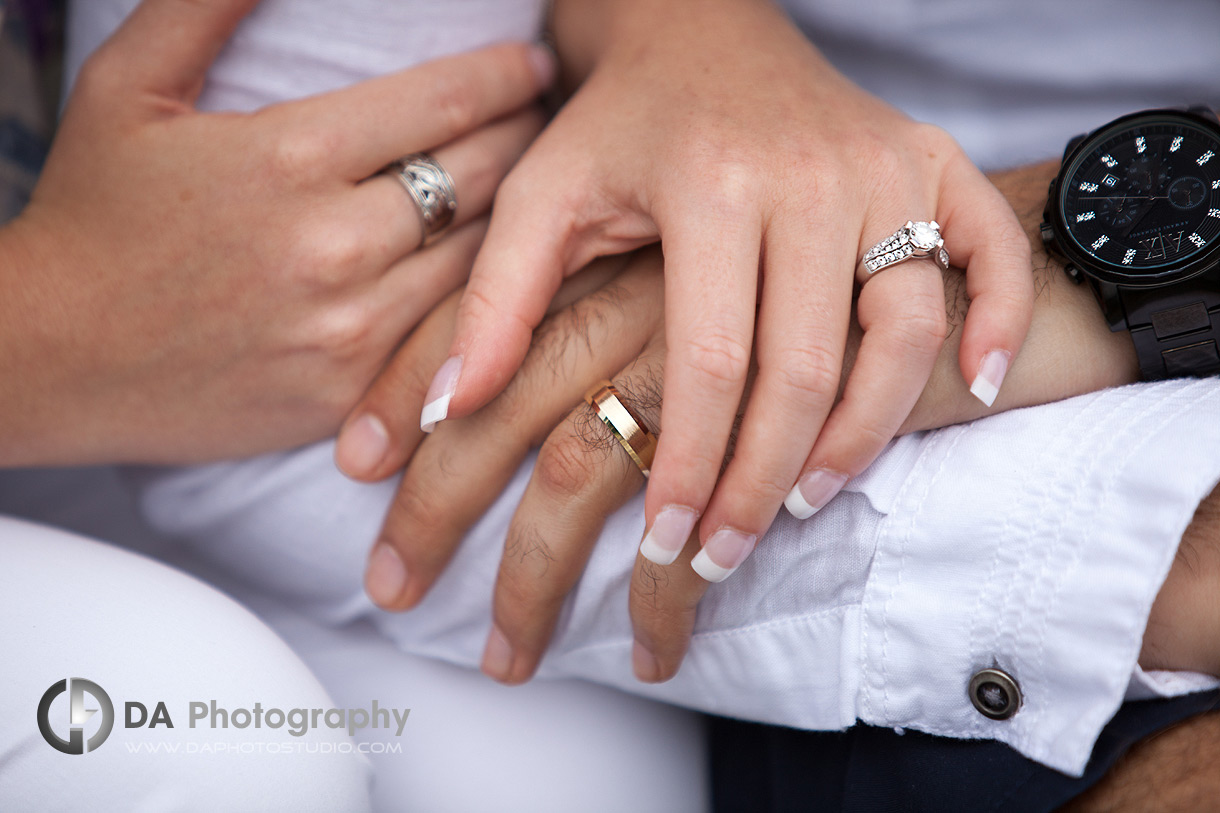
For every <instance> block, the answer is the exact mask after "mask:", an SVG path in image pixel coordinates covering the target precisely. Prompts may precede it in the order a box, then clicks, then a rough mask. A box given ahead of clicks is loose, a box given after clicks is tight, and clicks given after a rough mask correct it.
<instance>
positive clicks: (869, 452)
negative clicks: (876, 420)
mask: <svg viewBox="0 0 1220 813" xmlns="http://www.w3.org/2000/svg"><path fill="white" fill-rule="evenodd" d="M893 439H894V433H893V432H892V431H890V430H889V429H887V428H885V427H879V426H874V425H873V424H869V423H858V424H857V425H856V426H855V427H853V428H852V452H851V453H850V454H849V455H848V456H847V459H846V460H845V461H844V465H842V466H834V464H833V463H831V465H832V466H833V467H835V468H837V469H838V470H839V471H844V472H848V473H854V472H857V471H861V470H863V469H864V468H866V467H867V466H868V464H869V463H870V462H871V461H872V459H873V458H874V457H876V456H877V454H878V453H879V452H880V451H881V450H882V449H883V448H884V447H885V445H886V444H887V443H889V442H890V441H891V440H893Z"/></svg>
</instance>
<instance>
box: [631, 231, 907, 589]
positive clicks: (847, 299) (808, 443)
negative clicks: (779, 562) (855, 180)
mask: <svg viewBox="0 0 1220 813" xmlns="http://www.w3.org/2000/svg"><path fill="white" fill-rule="evenodd" d="M811 234H817V235H822V237H821V238H820V239H818V240H816V241H815V240H814V239H812V238H811V237H810V235H811ZM855 254H856V238H855V237H854V236H849V235H848V230H846V229H839V228H836V227H835V223H834V221H832V220H830V219H829V217H828V216H826V215H823V216H818V215H810V216H794V215H792V214H790V215H788V216H787V217H786V219H784V220H780V221H778V222H777V221H775V220H773V221H772V223H771V226H770V228H769V229H768V233H767V241H766V250H765V255H766V258H767V262H766V265H767V267H766V281H765V282H764V284H763V290H762V310H761V312H760V315H759V327H758V340H757V341H758V346H757V351H756V354H757V357H758V365H759V370H758V376H757V378H756V379H755V381H754V383H753V385H752V387H751V390H750V398H749V403H748V406H747V408H746V412H745V416H744V418H743V420H742V424H741V431H740V434H739V436H738V439H737V443H736V445H735V448H734V453H733V459H732V461H731V462H730V463H729V465H728V467H727V468H726V469H725V472H724V475H723V476H722V478H721V479H720V482H719V483H718V484H717V485H716V492H715V495H714V496H713V497H712V501H711V502H710V503H709V504H708V508H707V511H706V513H705V514H704V517H703V521H702V523H701V525H702V528H703V530H702V531H701V536H702V537H703V538H704V548H703V551H702V552H701V553H700V555H699V556H697V557H696V558H695V561H694V566H695V568H696V569H697V570H698V572H699V573H700V575H702V576H703V577H704V578H707V579H709V580H711V581H720V580H722V579H724V578H726V577H727V576H728V575H729V574H730V573H731V572H732V571H733V570H735V569H736V568H737V567H738V566H740V564H741V563H742V561H744V559H745V557H746V556H747V555H748V554H749V552H750V551H751V550H752V549H753V547H754V542H755V541H756V540H757V539H758V538H760V537H761V535H762V534H763V533H764V532H765V531H766V529H767V528H768V527H769V526H770V525H771V522H772V520H774V519H775V514H776V512H777V511H778V510H779V507H780V505H781V504H782V503H783V502H784V498H785V497H786V496H787V494H788V493H789V491H790V490H791V488H792V484H793V483H794V482H795V481H796V478H797V475H798V474H799V473H800V471H801V466H802V465H804V463H805V460H806V458H807V456H808V454H809V450H810V449H811V448H812V447H813V445H814V441H815V439H817V437H818V434H819V432H820V431H821V430H822V423H823V421H825V420H826V416H827V414H828V413H829V412H830V408H831V405H832V404H833V403H834V400H835V396H836V395H837V394H838V390H839V377H840V368H841V367H842V359H843V350H844V344H845V342H846V339H847V328H848V322H849V320H850V317H851V305H850V303H851V296H852V280H851V278H850V277H849V276H847V275H846V274H845V273H843V271H844V269H847V268H850V267H851V265H852V264H853V263H854V261H855ZM811 291H817V292H818V293H817V295H816V296H813V295H811V294H810V292H811ZM900 375H901V373H900ZM672 403H673V399H672V398H667V407H671V406H672ZM645 554H646V555H647V550H645ZM659 564H662V565H663V564H667V562H665V561H664V560H663V559H662V560H661V561H660V562H659Z"/></svg>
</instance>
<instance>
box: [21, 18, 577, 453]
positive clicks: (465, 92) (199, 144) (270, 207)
mask: <svg viewBox="0 0 1220 813" xmlns="http://www.w3.org/2000/svg"><path fill="white" fill-rule="evenodd" d="M254 5H255V2H254V0H215V1H214V2H208V3H182V2H178V0H145V2H143V3H142V4H141V5H140V6H139V7H138V8H137V9H136V10H135V11H134V12H133V13H132V14H131V16H130V17H129V18H128V19H127V21H126V22H125V23H124V24H123V25H122V27H121V28H119V30H118V31H117V32H116V33H115V34H114V36H113V37H112V38H111V39H110V40H109V41H108V42H107V43H106V44H104V45H102V46H101V48H100V49H99V50H97V51H96V52H95V53H94V54H93V55H92V57H91V58H90V59H89V60H88V61H87V62H86V64H85V65H84V67H83V69H82V70H81V72H80V74H79V77H78V79H77V81H76V83H75V87H74V88H73V89H72V93H71V97H70V98H69V100H68V103H67V108H66V113H65V116H64V119H63V121H62V123H61V125H60V128H59V132H58V135H57V137H56V140H55V143H54V146H53V148H52V151H51V155H50V157H49V159H48V162H47V164H46V167H45V169H44V171H43V173H42V176H41V178H40V181H39V183H38V186H37V187H36V189H35V190H34V193H33V199H32V201H31V203H30V205H29V206H28V208H27V209H26V210H25V212H24V213H23V214H22V215H21V216H20V217H19V218H17V219H16V220H15V221H13V222H12V223H10V224H7V225H5V227H4V228H3V229H2V230H0V273H3V275H4V277H5V279H4V282H3V286H2V287H3V288H4V291H5V294H4V296H3V297H0V347H2V348H4V352H2V353H0V373H3V377H4V378H5V379H6V380H10V379H11V380H20V381H21V382H22V386H21V387H5V388H2V389H0V415H3V418H4V419H3V420H2V421H0V463H3V464H8V465H22V464H33V463H39V464H53V463H78V462H90V461H95V460H124V461H141V462H188V461H200V460H211V459H218V458H224V457H231V456H239V455H249V454H254V453H257V452H260V451H265V450H269V449H280V448H286V447H290V446H295V445H299V444H301V443H304V442H307V441H311V440H315V439H320V438H322V437H325V436H327V435H329V434H330V433H332V432H334V431H335V429H336V428H337V427H338V426H339V424H340V421H341V419H342V418H343V416H344V414H345V413H346V411H347V409H348V408H350V406H351V405H352V404H354V403H355V402H356V400H357V399H358V398H359V396H360V394H361V393H363V392H364V390H365V389H366V387H367V386H368V383H369V382H370V381H371V380H372V378H373V376H374V375H375V373H376V372H377V371H378V370H379V369H380V368H381V366H382V365H383V364H384V361H385V359H386V357H387V356H388V355H389V354H390V353H391V352H392V351H393V349H394V348H395V347H396V346H397V345H398V344H399V343H400V342H401V340H402V337H403V336H404V335H405V333H406V332H408V331H409V330H410V329H411V328H412V327H413V326H414V325H415V323H416V322H417V321H418V320H419V319H420V317H421V316H423V315H424V314H425V313H427V311H428V310H429V309H430V308H431V307H432V305H433V304H434V303H436V302H438V301H439V300H440V299H442V298H443V297H444V296H446V295H447V294H448V293H449V292H450V291H452V290H453V289H454V288H456V287H457V286H459V285H461V284H462V282H463V281H464V280H465V278H466V277H467V275H468V273H469V269H470V265H471V262H472V260H473V257H474V254H475V252H476V251H477V249H478V246H479V245H480V243H481V241H482V238H483V234H484V232H485V228H486V215H487V212H488V210H489V209H490V206H491V201H492V197H493V195H494V193H495V189H496V187H497V186H498V185H499V182H500V179H501V178H503V177H504V175H505V174H506V173H507V172H508V170H509V168H510V167H511V166H512V165H513V164H514V163H515V161H516V160H517V158H518V157H519V156H520V155H521V153H522V151H523V150H524V149H525V147H526V146H527V144H529V142H530V141H531V140H532V139H533V138H534V136H535V135H536V134H537V132H538V131H539V129H540V128H541V126H542V117H541V115H540V114H539V113H538V112H536V111H535V110H534V109H533V108H532V106H531V105H532V104H533V102H534V100H535V99H536V98H537V96H538V95H539V93H540V92H541V91H542V89H543V88H544V87H545V86H546V85H547V84H548V83H549V81H550V78H551V75H552V74H553V70H554V66H553V59H552V58H551V57H550V56H548V53H547V52H545V51H543V50H541V49H536V48H534V47H532V46H529V45H525V44H518V45H501V46H496V47H493V48H489V49H485V50H483V51H480V52H475V53H471V54H465V55H462V56H457V57H453V58H448V59H444V60H440V61H436V62H433V63H430V64H426V65H421V66H418V67H416V68H412V69H410V70H405V71H401V72H398V73H395V74H391V75H386V76H382V77H379V78H375V79H372V80H369V81H366V82H362V83H359V84H355V85H352V86H350V87H346V88H343V89H340V90H336V91H334V92H330V93H326V94H322V95H319V96H315V97H311V98H307V99H301V100H297V101H289V102H284V103H281V104H276V105H272V106H269V107H267V108H264V109H262V110H259V111H257V112H253V113H249V114H244V113H236V112H224V113H211V112H204V111H201V110H197V109H196V108H195V104H196V101H197V97H198V96H199V93H200V91H201V88H203V87H204V81H203V80H204V76H205V74H206V72H207V69H208V66H209V65H210V63H211V61H212V60H213V58H214V57H215V55H216V54H217V52H219V51H220V49H221V48H222V46H223V45H224V43H225V42H226V40H227V39H228V37H229V35H230V33H231V32H232V31H233V29H234V28H235V27H236V26H237V25H238V24H239V22H240V21H241V19H242V18H243V16H244V15H245V14H246V13H247V12H248V11H250V9H252V8H253V7H254ZM204 98H205V101H206V98H207V97H206V96H205V97H204ZM419 150H431V151H432V153H433V154H434V155H435V157H436V160H437V161H438V162H440V164H442V165H443V166H444V167H445V169H446V170H448V172H449V173H451V174H452V179H453V183H454V185H455V187H456V189H457V190H458V191H460V193H461V196H462V207H461V208H460V209H459V210H458V211H457V212H456V213H454V217H453V228H452V231H450V232H449V234H448V236H447V237H445V238H444V239H442V240H441V241H439V242H437V243H436V244H435V245H433V246H431V247H429V248H428V249H427V250H425V251H416V249H417V247H418V246H419V245H420V242H421V237H422V236H423V231H422V229H421V224H420V219H419V217H418V215H417V212H416V211H413V209H414V204H413V203H412V202H411V200H410V199H409V198H407V197H406V196H405V195H404V194H403V189H402V187H401V186H400V185H399V183H398V182H397V181H395V180H394V179H393V178H391V177H387V176H386V175H385V174H383V173H382V172H381V171H382V169H383V168H384V167H385V166H386V165H387V164H389V163H390V162H391V161H394V160H397V159H399V158H401V157H402V156H403V155H404V154H409V153H411V152H413V151H419Z"/></svg>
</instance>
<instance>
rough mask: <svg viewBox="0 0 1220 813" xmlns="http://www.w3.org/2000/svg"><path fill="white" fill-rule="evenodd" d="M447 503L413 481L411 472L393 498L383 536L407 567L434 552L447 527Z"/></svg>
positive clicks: (420, 483) (424, 484)
mask: <svg viewBox="0 0 1220 813" xmlns="http://www.w3.org/2000/svg"><path fill="white" fill-rule="evenodd" d="M446 516H447V512H446V511H445V503H444V501H443V500H441V499H438V498H437V495H436V493H435V492H434V491H433V489H431V488H430V487H429V486H428V485H427V484H426V483H425V482H424V481H423V480H422V479H421V478H419V477H413V476H412V475H411V470H408V473H407V476H406V478H405V479H404V480H403V484H402V487H401V488H399V490H398V494H397V495H396V496H395V498H394V505H393V507H392V509H391V511H390V515H389V518H388V519H387V521H386V524H385V530H384V531H383V534H384V535H385V536H386V537H387V538H388V539H390V541H391V542H392V543H393V544H394V546H395V547H396V548H398V550H399V552H401V553H402V554H403V558H404V559H407V563H408V565H409V564H411V562H412V561H419V560H421V559H425V558H428V557H427V552H428V551H431V550H434V549H435V548H436V545H434V544H426V543H428V542H436V541H437V540H438V538H439V537H440V536H441V535H442V534H443V533H444V531H445V530H446V528H447V527H448V525H447V522H446Z"/></svg>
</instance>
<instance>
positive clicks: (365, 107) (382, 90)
mask: <svg viewBox="0 0 1220 813" xmlns="http://www.w3.org/2000/svg"><path fill="white" fill-rule="evenodd" d="M554 73H555V64H554V57H553V56H552V55H551V53H550V51H548V50H547V49H545V48H542V47H540V46H532V45H524V44H511V45H494V46H491V47H489V48H483V49H481V50H479V51H474V52H471V53H468V54H462V55H460V56H454V57H447V58H444V59H438V60H436V61H433V62H429V63H426V64H424V65H420V66H417V67H414V68H409V69H407V70H405V71H400V72H398V73H395V74H390V75H388V76H381V77H378V78H376V79H369V80H367V81H365V82H361V83H359V84H356V85H352V86H351V87H348V88H344V89H342V90H337V91H334V92H331V93H327V94H323V95H321V96H315V97H312V98H310V99H304V100H302V101H298V102H289V103H287V104H284V105H279V106H278V107H276V108H269V109H268V111H265V112H267V113H269V114H272V115H279V116H284V117H285V118H288V119H290V120H291V122H290V124H289V129H288V130H287V131H288V132H297V133H300V134H301V135H300V136H299V140H298V141H297V142H294V143H293V144H291V145H290V146H289V147H288V149H290V150H297V151H300V152H301V153H304V154H305V157H306V158H308V157H310V156H312V155H314V154H321V155H326V156H328V157H329V159H330V160H331V161H332V164H333V163H334V162H337V163H338V165H339V167H340V170H341V171H342V172H344V174H345V176H346V177H348V178H349V179H350V180H353V181H358V180H360V179H362V178H367V177H369V176H370V175H372V174H373V173H375V172H377V171H379V170H380V169H382V168H383V167H385V166H386V165H387V164H389V163H390V162H391V161H395V160H397V159H399V158H401V157H402V156H404V155H407V154H409V153H413V152H422V151H425V150H431V149H433V148H435V147H436V146H437V145H438V144H445V143H447V142H449V141H452V140H453V139H455V138H458V137H459V136H462V135H465V134H467V133H469V132H471V131H473V130H475V129H477V128H478V127H480V126H481V125H484V124H486V123H487V122H489V121H493V120H494V119H497V118H500V117H501V116H504V115H506V114H507V113H510V112H512V111H514V110H517V109H518V108H521V107H523V106H524V105H526V104H528V103H529V102H530V101H531V100H532V99H534V98H535V97H537V96H538V94H539V93H540V92H541V91H542V90H543V89H544V88H546V87H547V86H548V85H549V84H550V82H551V80H552V79H553V77H554ZM302 163H306V161H302Z"/></svg>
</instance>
